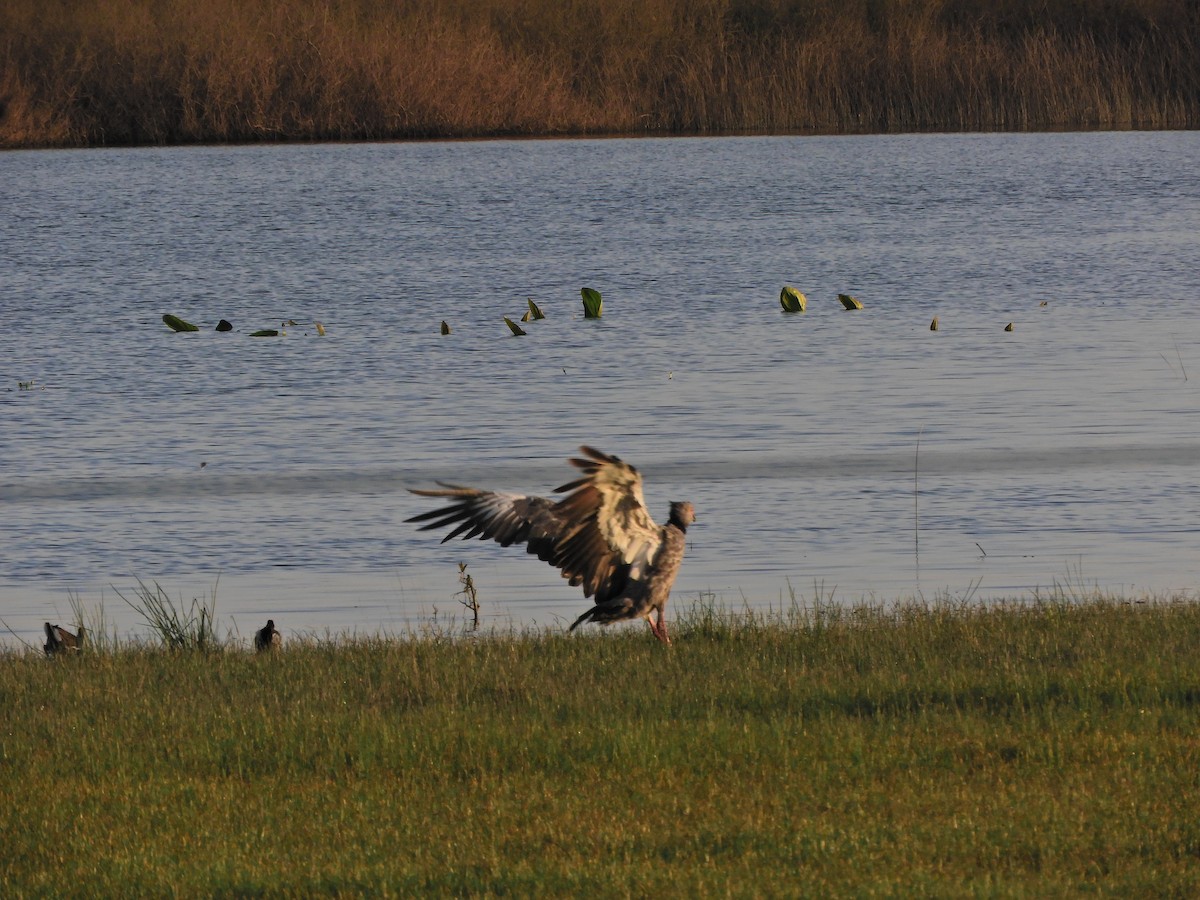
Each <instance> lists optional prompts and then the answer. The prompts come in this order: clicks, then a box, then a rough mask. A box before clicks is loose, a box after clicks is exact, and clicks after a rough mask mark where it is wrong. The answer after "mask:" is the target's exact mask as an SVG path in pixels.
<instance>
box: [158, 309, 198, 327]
mask: <svg viewBox="0 0 1200 900" xmlns="http://www.w3.org/2000/svg"><path fill="white" fill-rule="evenodd" d="M163 321H164V322H166V323H167V327H168V328H170V329H171V330H172V331H199V330H200V326H199V325H193V324H192V323H191V322H185V321H183V319H181V318H179V316H173V315H171V314H170V313H167V314H166V315H164V316H163Z"/></svg>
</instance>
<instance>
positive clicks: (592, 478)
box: [407, 447, 662, 603]
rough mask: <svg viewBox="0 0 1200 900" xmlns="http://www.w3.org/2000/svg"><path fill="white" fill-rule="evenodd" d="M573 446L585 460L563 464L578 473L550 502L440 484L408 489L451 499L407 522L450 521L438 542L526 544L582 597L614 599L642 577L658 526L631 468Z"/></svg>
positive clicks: (437, 524)
mask: <svg viewBox="0 0 1200 900" xmlns="http://www.w3.org/2000/svg"><path fill="white" fill-rule="evenodd" d="M580 450H581V451H582V452H583V454H584V455H585V456H586V457H588V458H587V459H572V460H571V464H572V465H574V466H576V467H577V468H579V469H581V470H582V471H583V477H582V478H579V479H577V480H575V481H572V482H570V483H568V484H564V485H563V486H562V487H560V488H558V490H557V492H558V493H567V494H568V495H567V496H566V497H564V498H563V499H562V500H561V501H559V502H558V503H555V502H553V501H551V500H547V499H545V498H543V497H527V496H525V495H522V494H507V493H500V492H497V491H485V490H479V489H477V488H468V487H460V486H458V485H450V484H442V489H441V490H414V491H413V493H414V494H419V495H421V496H423V497H447V498H451V499H452V500H453V501H454V502H452V503H451V504H450V505H449V506H445V507H442V508H441V509H437V510H433V511H432V512H427V513H422V514H421V515H419V516H413V517H412V518H411V519H408V520H407V521H409V522H423V523H425V524H423V525H422V526H421V527H422V530H429V529H436V528H444V527H446V526H449V525H453V526H455V527H454V529H453V530H452V531H451V532H450V533H449V534H447V535H446V537H445V538H443V543H444V542H445V541H448V540H450V539H451V538H455V537H462V538H464V539H466V538H473V537H478V538H480V539H484V538H490V539H491V540H494V541H496V542H497V543H499V544H501V545H503V546H506V547H507V546H510V545H512V544H526V545H527V546H528V549H529V552H530V553H532V554H534V555H536V556H537V557H538V558H539V559H542V560H545V561H546V562H548V563H550V564H551V565H553V566H555V567H556V568H558V569H561V570H562V574H563V577H564V578H566V579H568V580H569V582H570V583H571V584H572V585H582V586H583V591H584V595H585V596H587V597H592V596H595V598H596V602H598V603H603V602H605V601H607V600H609V599H611V598H613V597H618V596H620V595H621V592H622V591H624V590H625V587H626V585H627V584H628V582H629V581H630V580H631V579H633V580H639V579H641V578H642V577H643V576H644V574H645V571H646V569H647V567H648V566H649V565H650V564H651V562H653V560H654V557H655V554H657V552H658V548H659V547H660V546H661V544H662V530H661V529H660V528H659V527H658V526H657V525H655V523H654V520H653V519H651V518H650V513H649V512H647V510H646V503H645V500H644V499H643V496H642V476H641V475H640V474H639V473H638V471H637V469H635V468H634V467H633V466H631V465H629V464H628V463H625V462H622V461H621V460H620V459H619V458H618V457H615V456H609V455H608V454H605V453H601V452H600V451H598V450H594V449H592V448H591V447H581V448H580ZM439 483H440V482H439Z"/></svg>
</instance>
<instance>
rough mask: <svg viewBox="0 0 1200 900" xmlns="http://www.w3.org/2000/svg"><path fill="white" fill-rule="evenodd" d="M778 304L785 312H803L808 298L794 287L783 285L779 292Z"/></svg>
mask: <svg viewBox="0 0 1200 900" xmlns="http://www.w3.org/2000/svg"><path fill="white" fill-rule="evenodd" d="M779 305H780V306H782V307H783V309H784V311H785V312H804V310H805V308H806V307H807V306H808V298H807V297H805V296H804V295H803V294H802V293H800V292H799V291H798V290H796V289H795V288H794V287H787V286H785V287H784V289H783V290H782V291H780V292H779Z"/></svg>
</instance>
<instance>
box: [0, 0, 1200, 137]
mask: <svg viewBox="0 0 1200 900" xmlns="http://www.w3.org/2000/svg"><path fill="white" fill-rule="evenodd" d="M1198 124H1200V7H1197V5H1196V4H1195V3H1194V2H1193V0H1106V2H1095V0H700V2H694V0H576V2H571V3H563V2H560V0H408V2H405V3H379V2H377V0H344V2H335V0H274V2H271V3H263V2H242V0H165V2H164V0H103V2H82V0H7V2H5V3H3V4H0V147H19V146H45V145H72V146H80V145H96V144H142V143H155V144H157V143H180V142H193V141H255V140H281V139H286V140H324V139H364V138H370V139H381V138H412V137H434V136H437V137H454V136H479V135H534V134H537V135H544V134H587V133H708V132H728V131H772V132H780V131H797V130H799V131H826V132H830V131H831V132H840V131H900V130H920V129H950V130H958V129H991V128H1001V129H1033V128H1055V127H1070V128H1130V127H1149V128H1190V127H1196V126H1197V125H1198Z"/></svg>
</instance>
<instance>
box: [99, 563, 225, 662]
mask: <svg viewBox="0 0 1200 900" xmlns="http://www.w3.org/2000/svg"><path fill="white" fill-rule="evenodd" d="M116 593H117V596H118V597H120V598H121V599H122V600H123V601H125V604H126V605H127V606H128V607H129V608H130V609H132V610H133V611H134V612H135V613H137V614H138V615H139V616H140V617H141V618H142V621H143V622H145V623H146V624H147V625H149V626H150V628H151V629H152V631H153V632H154V633H155V634H156V635H157V636H158V638H159V639H160V640H161V641H162V644H163V646H164V647H166V648H167V649H169V650H198V651H201V652H210V651H215V650H220V649H222V644H221V641H220V639H219V637H218V635H217V627H216V624H217V620H216V611H217V588H216V586H215V585H214V586H213V588H212V591H211V593H210V594H209V598H208V600H201V599H200V598H198V597H196V598H192V601H191V603H190V604H185V603H184V601H183V600H182V599H181V600H180V601H179V602H178V604H177V603H176V602H175V601H174V600H172V599H171V596H170V595H169V594H168V593H167V592H166V591H165V590H164V589H163V587H162V585H160V584H159V583H158V582H157V581H156V582H154V587H152V588H151V587H149V586H148V585H146V583H145V582H143V581H142V580H140V579H139V580H138V584H137V587H136V588H135V589H134V591H133V597H132V598H129V597H126V596H125V595H124V594H122V593H121V592H120V591H117V592H116Z"/></svg>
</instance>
